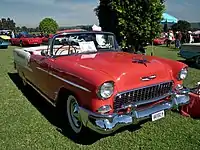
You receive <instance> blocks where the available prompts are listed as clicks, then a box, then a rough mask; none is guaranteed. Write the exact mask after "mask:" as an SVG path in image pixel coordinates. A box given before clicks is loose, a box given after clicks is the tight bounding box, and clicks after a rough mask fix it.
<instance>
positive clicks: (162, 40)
mask: <svg viewBox="0 0 200 150" xmlns="http://www.w3.org/2000/svg"><path fill="white" fill-rule="evenodd" d="M167 40H168V38H165V37H163V38H156V39H154V40H153V44H154V45H163V44H167ZM172 41H175V38H173V40H172Z"/></svg>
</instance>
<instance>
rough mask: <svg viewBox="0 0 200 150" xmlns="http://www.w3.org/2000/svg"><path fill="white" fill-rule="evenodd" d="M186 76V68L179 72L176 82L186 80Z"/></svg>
mask: <svg viewBox="0 0 200 150" xmlns="http://www.w3.org/2000/svg"><path fill="white" fill-rule="evenodd" d="M187 74H188V68H187V67H185V68H182V69H181V71H180V72H179V74H178V80H184V79H186V77H187Z"/></svg>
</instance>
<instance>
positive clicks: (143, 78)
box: [140, 75, 156, 81]
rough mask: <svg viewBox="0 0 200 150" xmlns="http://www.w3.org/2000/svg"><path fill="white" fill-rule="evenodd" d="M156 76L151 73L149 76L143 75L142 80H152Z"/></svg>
mask: <svg viewBox="0 0 200 150" xmlns="http://www.w3.org/2000/svg"><path fill="white" fill-rule="evenodd" d="M155 78H156V75H151V76H147V77H141V78H140V80H142V81H150V80H153V79H155Z"/></svg>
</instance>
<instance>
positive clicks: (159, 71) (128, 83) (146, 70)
mask: <svg viewBox="0 0 200 150" xmlns="http://www.w3.org/2000/svg"><path fill="white" fill-rule="evenodd" d="M144 59H146V60H147V62H146V63H139V62H137V61H136V60H144ZM76 62H77V63H76V65H78V66H82V67H85V68H88V69H90V70H91V69H92V70H96V71H99V73H101V72H103V73H104V74H107V75H108V76H109V77H110V78H112V80H114V81H115V83H116V84H117V85H118V86H117V87H118V88H120V87H123V89H118V90H125V89H130V88H136V87H141V86H145V85H147V84H156V83H158V82H164V81H169V80H171V79H172V77H171V68H170V67H169V66H168V65H167V64H166V63H162V61H160V59H156V57H152V56H144V55H136V54H130V53H124V52H103V53H97V54H89V55H88V54H87V55H79V56H78V58H77V61H76ZM150 76H151V77H152V79H150V80H149V78H148V77H150ZM142 78H143V80H142ZM134 86H135V87H134ZM124 88H125V89H124Z"/></svg>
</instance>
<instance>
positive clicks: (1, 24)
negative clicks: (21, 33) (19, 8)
mask: <svg viewBox="0 0 200 150" xmlns="http://www.w3.org/2000/svg"><path fill="white" fill-rule="evenodd" d="M14 29H15V22H14V20H12V19H10V18H7V19H6V18H2V19H1V20H0V30H14Z"/></svg>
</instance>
